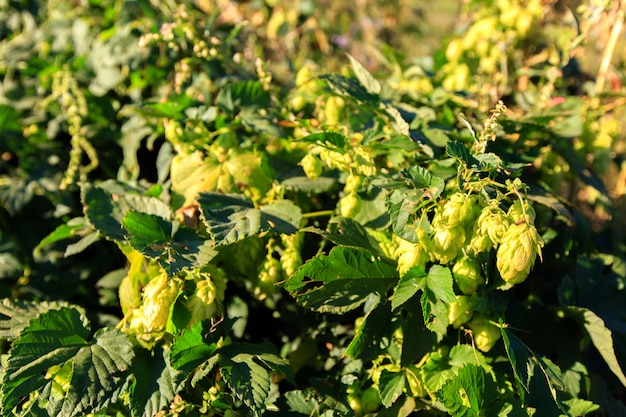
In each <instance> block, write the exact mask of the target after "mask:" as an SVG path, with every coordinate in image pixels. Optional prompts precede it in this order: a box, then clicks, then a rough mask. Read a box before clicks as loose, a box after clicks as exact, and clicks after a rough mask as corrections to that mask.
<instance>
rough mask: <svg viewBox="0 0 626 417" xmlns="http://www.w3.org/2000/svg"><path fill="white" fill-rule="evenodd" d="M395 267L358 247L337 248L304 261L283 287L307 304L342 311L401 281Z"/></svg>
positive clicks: (354, 306)
mask: <svg viewBox="0 0 626 417" xmlns="http://www.w3.org/2000/svg"><path fill="white" fill-rule="evenodd" d="M397 279H398V278H397V272H396V269H395V266H394V265H393V264H391V263H387V262H384V261H381V260H380V259H377V258H375V257H374V256H373V255H372V254H370V253H368V252H366V251H364V250H362V249H357V248H350V247H341V246H337V247H334V248H333V249H332V250H331V251H330V253H329V254H328V255H324V254H322V255H318V256H316V257H315V258H313V259H311V260H309V261H308V262H307V263H306V264H304V265H303V266H302V267H301V268H300V269H299V270H298V272H297V273H296V274H295V275H294V276H293V277H291V278H289V279H288V280H287V281H285V282H284V283H283V284H282V286H283V287H284V288H285V289H286V290H287V291H289V292H290V293H291V295H292V296H293V297H295V298H296V301H297V302H298V303H299V304H301V305H302V306H304V307H307V308H310V309H312V310H316V311H322V312H335V313H341V312H346V311H350V310H353V309H355V308H357V307H358V306H360V305H361V304H363V303H364V302H365V300H366V299H367V298H368V297H369V295H370V294H372V293H377V294H378V295H379V296H382V295H384V294H385V293H386V292H387V291H388V290H389V288H390V287H391V286H392V285H393V284H395V282H396V281H397Z"/></svg>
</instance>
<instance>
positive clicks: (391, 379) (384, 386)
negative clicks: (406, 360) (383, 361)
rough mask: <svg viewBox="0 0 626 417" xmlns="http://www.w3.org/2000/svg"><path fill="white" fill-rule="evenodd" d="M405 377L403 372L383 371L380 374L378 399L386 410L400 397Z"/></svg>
mask: <svg viewBox="0 0 626 417" xmlns="http://www.w3.org/2000/svg"><path fill="white" fill-rule="evenodd" d="M405 383H406V377H405V375H404V372H390V371H387V370H386V369H384V370H383V371H382V372H381V374H380V399H381V401H382V403H383V405H384V406H385V407H386V408H389V407H391V405H392V404H393V403H394V402H396V400H397V399H398V398H399V397H400V396H401V395H402V392H403V390H404V386H405Z"/></svg>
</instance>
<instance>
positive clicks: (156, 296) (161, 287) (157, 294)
mask: <svg viewBox="0 0 626 417" xmlns="http://www.w3.org/2000/svg"><path fill="white" fill-rule="evenodd" d="M181 287H182V283H181V282H180V280H178V279H176V278H168V276H167V273H165V272H163V273H161V275H159V276H157V277H155V278H153V279H152V280H151V281H150V282H148V284H146V286H145V287H144V289H143V294H142V299H143V304H142V313H143V314H142V322H141V324H142V325H143V332H145V333H150V332H159V331H163V330H164V329H165V326H166V325H167V319H168V317H169V314H170V307H171V306H172V303H174V301H175V300H176V297H177V295H178V292H179V291H180V289H181Z"/></svg>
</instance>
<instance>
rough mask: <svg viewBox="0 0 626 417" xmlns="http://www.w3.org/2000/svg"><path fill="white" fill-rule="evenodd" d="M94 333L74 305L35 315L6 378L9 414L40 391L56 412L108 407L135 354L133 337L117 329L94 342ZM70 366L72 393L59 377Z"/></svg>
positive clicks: (10, 360) (103, 331)
mask: <svg viewBox="0 0 626 417" xmlns="http://www.w3.org/2000/svg"><path fill="white" fill-rule="evenodd" d="M89 333H90V329H89V327H88V324H87V319H86V318H85V317H84V316H82V315H81V314H80V312H78V310H76V309H73V308H65V307H63V308H61V309H59V310H50V311H47V312H45V313H43V314H41V315H39V316H38V317H36V318H34V319H32V320H31V321H30V322H29V324H28V326H26V327H25V328H24V329H23V331H22V332H21V333H20V336H19V338H18V339H17V340H16V341H15V342H13V346H12V348H11V351H10V352H9V357H8V360H7V366H6V369H5V375H4V376H3V379H2V407H3V410H4V411H5V412H8V411H9V410H11V409H13V407H15V406H16V405H18V404H20V403H21V402H23V401H24V400H25V399H26V398H28V397H29V395H30V394H31V393H32V392H36V391H40V394H39V398H38V401H39V402H40V403H41V402H43V403H44V404H45V408H46V409H47V410H48V411H49V412H50V414H51V415H58V416H76V415H83V414H86V413H91V412H96V411H98V410H100V409H101V408H103V407H104V406H106V405H107V404H108V403H109V401H110V399H111V397H112V395H113V393H114V392H115V390H116V389H117V388H118V384H119V383H120V380H121V378H122V376H123V375H122V374H123V373H124V372H125V371H127V370H128V368H129V366H130V363H131V360H132V359H133V356H134V352H133V349H132V344H131V342H130V340H129V339H128V337H127V336H126V335H125V334H124V333H122V332H120V331H119V330H117V329H108V328H105V329H101V330H99V331H98V332H97V333H96V334H95V335H94V337H93V339H92V340H88V339H89ZM66 366H70V368H69V369H71V373H70V374H69V375H63V379H67V380H69V381H70V385H69V388H67V391H65V388H63V385H60V386H56V385H55V384H62V382H58V381H55V379H54V378H55V377H56V376H59V377H60V376H61V375H60V373H61V370H63V369H64V368H65V367H66ZM46 373H50V374H51V377H46ZM59 391H61V392H59Z"/></svg>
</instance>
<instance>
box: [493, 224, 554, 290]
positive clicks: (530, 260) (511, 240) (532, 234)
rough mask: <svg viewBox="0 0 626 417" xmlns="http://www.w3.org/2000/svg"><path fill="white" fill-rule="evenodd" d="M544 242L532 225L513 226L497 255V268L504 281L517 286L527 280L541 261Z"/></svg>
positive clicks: (506, 234)
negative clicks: (539, 260) (538, 260)
mask: <svg viewBox="0 0 626 417" xmlns="http://www.w3.org/2000/svg"><path fill="white" fill-rule="evenodd" d="M542 247H543V240H542V239H541V237H540V236H539V234H538V233H537V229H535V226H533V225H532V224H530V223H526V222H524V223H521V224H513V225H511V226H510V227H509V228H508V230H507V232H506V233H505V235H504V237H503V239H502V243H501V244H500V247H499V248H498V252H497V254H496V266H497V268H498V271H500V275H501V276H502V279H503V280H504V281H506V282H507V283H508V284H511V285H515V284H519V283H521V282H524V281H525V280H526V277H528V274H529V273H530V270H531V268H532V267H533V265H534V264H535V259H536V258H537V255H539V258H540V259H541V248H542Z"/></svg>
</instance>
